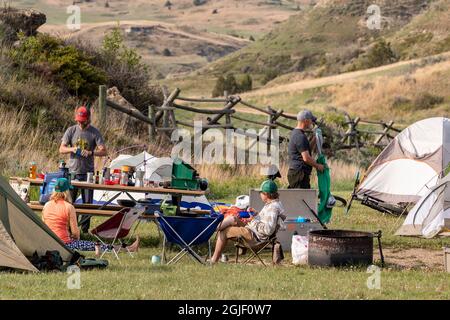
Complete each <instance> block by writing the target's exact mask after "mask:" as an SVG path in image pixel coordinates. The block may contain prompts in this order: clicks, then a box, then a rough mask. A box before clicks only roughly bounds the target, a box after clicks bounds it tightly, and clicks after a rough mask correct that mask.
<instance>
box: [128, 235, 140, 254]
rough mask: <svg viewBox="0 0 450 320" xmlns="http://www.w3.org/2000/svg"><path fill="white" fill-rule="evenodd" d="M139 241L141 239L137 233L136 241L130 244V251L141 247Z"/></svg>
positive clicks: (135, 250)
mask: <svg viewBox="0 0 450 320" xmlns="http://www.w3.org/2000/svg"><path fill="white" fill-rule="evenodd" d="M139 241H140V239H139V236H138V235H136V241H134V242H133V244H131V245H129V246H128V250H129V251H130V252H137V251H138V249H139Z"/></svg>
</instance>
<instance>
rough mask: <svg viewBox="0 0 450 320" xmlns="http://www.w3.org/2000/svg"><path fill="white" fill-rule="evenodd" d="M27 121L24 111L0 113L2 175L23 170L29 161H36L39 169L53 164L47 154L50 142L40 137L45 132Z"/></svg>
mask: <svg viewBox="0 0 450 320" xmlns="http://www.w3.org/2000/svg"><path fill="white" fill-rule="evenodd" d="M0 107H1V108H2V109H3V108H4V106H3V105H0ZM28 121H29V119H28V117H27V115H26V114H25V113H24V112H19V113H18V114H16V113H13V112H8V111H4V110H3V111H2V112H1V113H0V145H1V146H2V148H1V149H0V168H1V170H0V171H1V173H2V174H4V175H7V174H12V173H17V172H20V171H25V170H26V169H27V167H28V165H29V163H30V162H31V161H36V162H37V164H38V167H39V170H41V169H42V170H48V169H49V168H50V167H51V166H52V164H53V160H54V158H53V157H52V156H51V155H50V154H49V149H50V148H51V147H52V146H51V145H52V143H51V142H49V141H48V140H47V141H46V140H45V139H42V137H44V136H45V132H44V131H43V130H40V129H33V128H31V127H30V126H29V124H28Z"/></svg>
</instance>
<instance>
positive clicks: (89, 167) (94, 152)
mask: <svg viewBox="0 0 450 320" xmlns="http://www.w3.org/2000/svg"><path fill="white" fill-rule="evenodd" d="M75 121H76V122H77V124H76V125H74V126H72V127H70V128H68V129H67V130H66V132H65V133H64V136H63V138H62V142H61V146H60V147H59V152H60V153H61V154H70V160H69V171H70V173H71V175H72V177H73V178H74V179H75V180H78V181H86V180H87V173H88V172H94V157H104V156H106V155H107V151H106V147H105V143H104V141H103V137H102V135H101V134H100V132H99V131H98V129H97V128H95V127H93V126H91V125H90V112H89V110H88V109H87V108H86V107H85V106H81V107H79V108H77V110H76V112H75ZM77 196H78V190H77V189H74V190H73V191H72V200H73V201H74V202H75V200H76V198H77ZM81 196H82V199H83V203H92V201H93V190H81ZM81 221H83V223H82V225H81V229H82V231H83V232H87V231H88V230H89V225H90V219H89V218H88V217H81Z"/></svg>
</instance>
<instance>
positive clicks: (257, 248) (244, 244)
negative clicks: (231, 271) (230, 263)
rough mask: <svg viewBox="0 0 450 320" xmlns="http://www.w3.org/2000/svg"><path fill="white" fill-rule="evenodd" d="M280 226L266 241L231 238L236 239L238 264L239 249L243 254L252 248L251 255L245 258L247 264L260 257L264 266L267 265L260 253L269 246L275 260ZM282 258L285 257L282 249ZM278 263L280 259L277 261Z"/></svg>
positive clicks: (236, 261) (236, 260) (237, 260)
mask: <svg viewBox="0 0 450 320" xmlns="http://www.w3.org/2000/svg"><path fill="white" fill-rule="evenodd" d="M278 229H279V228H278V227H277V229H276V230H275V232H274V233H273V234H272V235H271V236H270V237H269V238H268V239H267V240H265V241H259V242H256V243H254V242H249V241H247V240H246V239H245V238H244V237H237V238H233V239H231V240H233V241H234V246H235V247H236V258H235V263H236V264H237V263H238V262H239V255H240V254H239V251H242V252H243V254H244V253H245V252H246V251H247V249H248V250H250V255H249V256H248V257H247V259H245V260H244V262H243V264H247V263H249V262H250V261H252V260H253V259H254V258H258V260H259V261H260V262H261V263H262V264H263V266H265V267H266V266H267V265H266V264H265V263H264V261H263V259H262V258H261V257H260V253H262V251H263V250H265V249H266V248H267V247H269V246H270V247H271V249H272V262H273V263H275V262H274V254H275V252H274V249H275V245H276V244H277V243H278V239H277V233H278ZM281 258H283V252H282V251H281ZM276 263H278V261H277V262H276Z"/></svg>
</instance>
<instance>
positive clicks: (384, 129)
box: [98, 86, 400, 150]
mask: <svg viewBox="0 0 450 320" xmlns="http://www.w3.org/2000/svg"><path fill="white" fill-rule="evenodd" d="M162 91H163V95H164V102H163V104H162V105H161V106H149V109H148V115H145V114H144V113H142V112H140V111H139V110H137V109H134V108H129V107H126V106H122V105H120V104H118V103H116V102H114V101H111V100H109V99H107V97H106V87H105V86H100V88H99V103H98V105H99V115H100V121H101V122H102V123H105V121H106V117H107V108H112V109H114V110H117V111H119V112H122V113H124V114H127V115H129V116H130V117H133V118H135V119H138V120H140V121H142V122H144V123H145V124H147V125H148V127H149V136H150V139H151V140H154V139H155V138H156V137H157V135H159V134H164V135H166V136H169V137H170V136H171V134H172V132H173V131H174V130H176V129H178V128H179V126H183V127H188V128H194V123H193V122H186V121H181V120H178V119H177V118H176V113H175V111H177V110H179V111H183V112H190V113H192V114H193V115H194V114H200V115H203V116H204V117H203V119H202V133H205V132H206V131H207V130H209V129H235V130H236V129H238V127H236V126H235V125H234V124H233V120H237V121H240V122H244V123H249V124H252V125H255V126H258V127H259V128H260V129H261V130H260V132H259V134H258V135H254V134H252V133H249V132H246V131H244V130H239V134H243V135H246V136H248V137H251V138H254V139H256V140H257V141H260V140H263V141H264V142H266V143H267V146H268V147H269V146H270V144H271V141H272V140H273V139H274V134H273V130H274V129H286V130H289V131H290V130H293V129H294V127H295V125H296V122H295V121H296V120H297V119H296V116H294V115H291V114H288V113H285V112H284V110H282V109H275V108H273V107H272V106H267V107H265V108H262V107H258V106H255V105H253V104H251V103H249V102H246V101H243V100H242V99H241V98H240V97H239V96H228V95H226V94H225V97H224V98H188V97H183V96H181V95H180V94H181V90H180V89H178V88H176V89H175V90H173V91H172V92H169V91H168V90H167V88H166V87H163V90H162ZM189 103H197V104H208V105H211V104H214V105H217V106H218V107H214V108H203V107H201V108H200V107H192V106H188V105H186V104H189ZM220 106H221V107H220ZM237 106H239V107H240V108H239V110H238V109H237V108H236V107H237ZM243 108H247V109H250V110H252V111H251V112H250V113H249V112H244V110H243ZM245 114H247V115H248V114H251V115H263V116H264V115H265V116H266V117H267V121H265V122H264V121H260V120H256V119H248V118H247V117H245V116H244V115H245ZM344 117H345V121H344V122H343V123H341V124H340V126H338V128H333V132H332V134H333V135H334V138H335V139H333V140H334V141H335V144H334V145H333V146H332V148H333V149H334V150H345V149H355V148H356V149H357V150H360V149H361V148H364V147H378V148H383V147H385V146H386V145H387V144H388V143H389V142H390V141H391V140H392V139H393V138H394V137H395V135H396V134H397V133H399V132H400V130H399V129H397V128H395V127H394V121H389V122H387V123H385V122H383V121H373V120H365V119H361V118H359V117H356V118H351V117H350V116H349V115H348V114H345V115H344ZM320 122H321V125H324V126H327V124H326V123H325V122H324V121H323V120H320ZM279 139H280V142H282V141H286V140H288V139H289V138H288V134H286V135H285V136H283V135H282V134H280V135H279Z"/></svg>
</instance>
